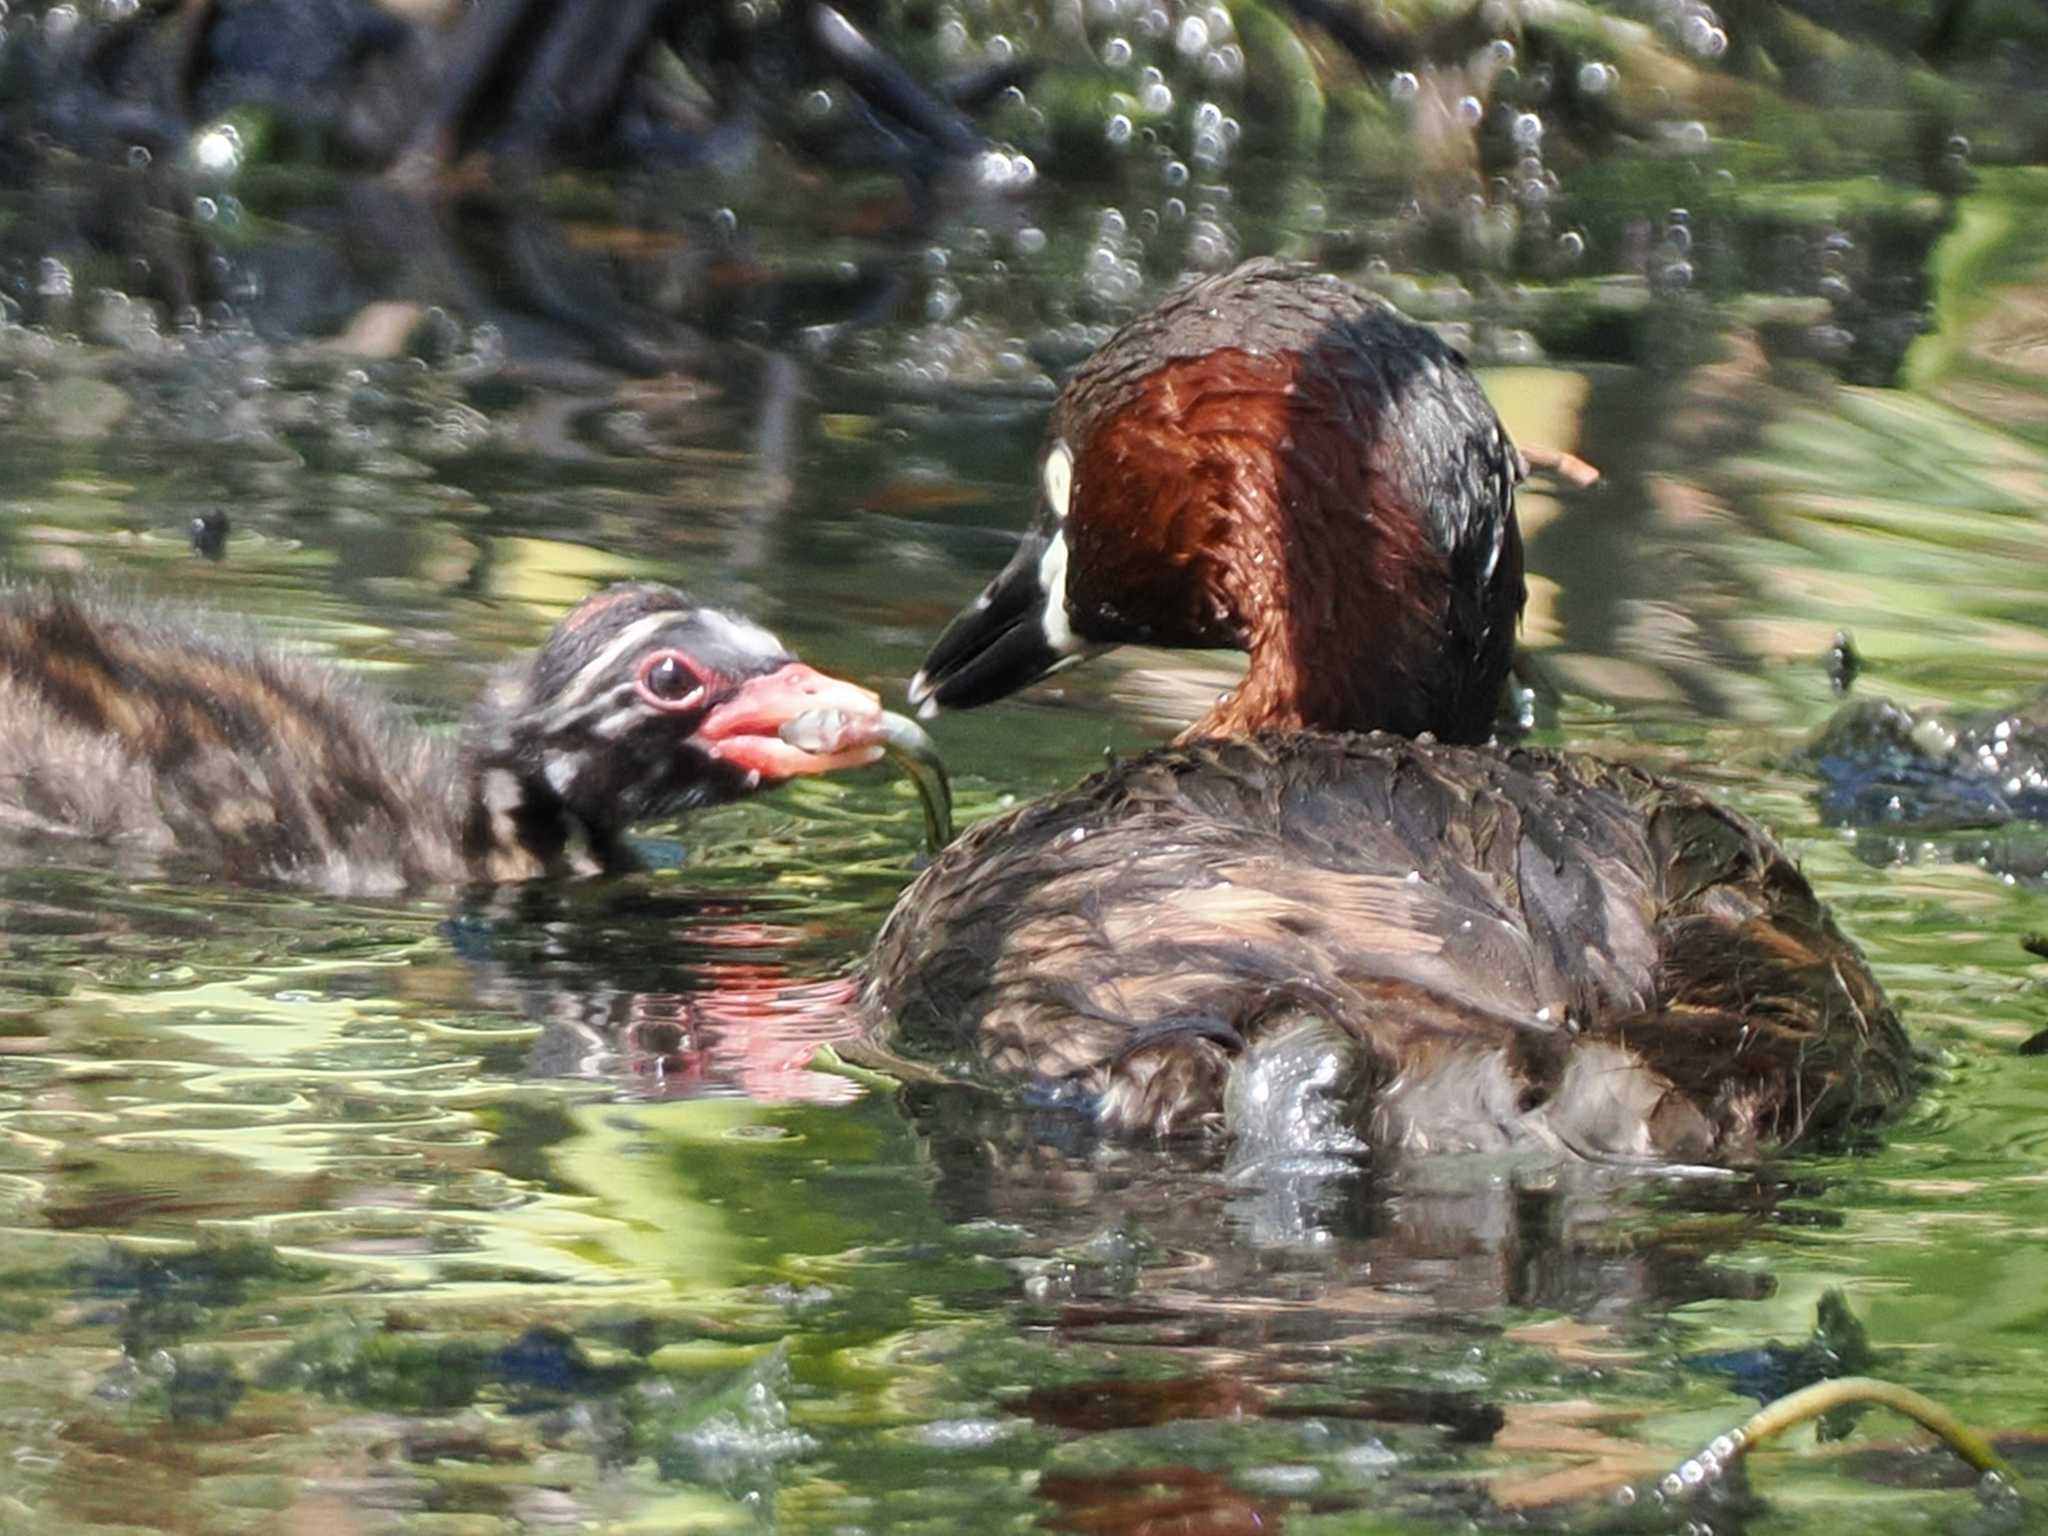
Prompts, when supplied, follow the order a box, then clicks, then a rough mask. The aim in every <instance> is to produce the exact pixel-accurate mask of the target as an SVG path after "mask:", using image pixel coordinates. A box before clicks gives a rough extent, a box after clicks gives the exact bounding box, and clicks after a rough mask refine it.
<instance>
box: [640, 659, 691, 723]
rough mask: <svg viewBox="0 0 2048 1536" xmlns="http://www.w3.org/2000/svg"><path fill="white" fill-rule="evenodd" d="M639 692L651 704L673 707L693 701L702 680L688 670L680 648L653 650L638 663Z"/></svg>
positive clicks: (688, 665) (667, 707) (687, 664)
mask: <svg viewBox="0 0 2048 1536" xmlns="http://www.w3.org/2000/svg"><path fill="white" fill-rule="evenodd" d="M639 681H640V692H641V694H642V696H644V697H645V698H646V699H647V701H648V702H649V703H650V704H654V705H657V706H659V707H661V708H664V709H675V708H677V707H678V706H681V705H687V704H690V703H693V702H695V700H696V698H697V697H698V696H699V695H701V694H702V693H703V692H704V680H703V679H702V678H700V677H698V676H697V674H696V673H695V672H693V671H692V670H691V669H690V664H689V663H688V662H687V661H685V660H684V659H683V656H682V653H681V652H680V651H656V652H655V653H654V654H653V655H652V656H649V657H648V658H647V659H646V660H645V661H643V662H641V663H640V679H639Z"/></svg>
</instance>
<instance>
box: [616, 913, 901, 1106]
mask: <svg viewBox="0 0 2048 1536" xmlns="http://www.w3.org/2000/svg"><path fill="white" fill-rule="evenodd" d="M739 930H755V931H753V932H744V933H743V932H741V931H739ZM692 937H693V938H694V939H698V940H702V939H703V938H704V937H705V935H704V934H702V933H696V934H693V935H692ZM793 937H795V935H794V934H792V933H791V932H790V931H789V930H787V929H779V928H770V927H768V926H767V925H764V924H735V925H732V926H731V927H729V928H725V929H723V930H721V931H720V932H719V933H718V936H717V939H716V941H715V942H717V943H719V944H721V945H729V946H732V947H735V948H747V947H752V946H753V945H756V944H778V943H784V942H787V941H788V940H789V939H791V938H793ZM699 974H700V975H702V976H703V977H704V978H705V980H706V981H707V982H708V983H709V986H708V990H705V991H702V992H643V993H640V994H638V995H637V996H635V997H634V999H633V1001H632V1003H631V1005H630V1007H629V1010H628V1012H627V1016H626V1027H625V1031H624V1033H623V1035H622V1037H621V1039H620V1042H619V1044H620V1049H621V1050H622V1051H623V1053H624V1055H625V1064H626V1066H627V1068H628V1069H629V1070H630V1071H631V1072H632V1073H633V1074H634V1075H635V1076H637V1077H640V1078H642V1079H644V1080H646V1082H647V1085H648V1086H649V1087H651V1088H652V1089H653V1090H654V1091H655V1092H657V1093H661V1094H664V1095H667V1094H675V1095H691V1094H701V1093H706V1092H717V1091H720V1090H724V1091H728V1092H730V1091H734V1090H737V1091H738V1092H740V1093H743V1094H745V1095H746V1096H747V1097H748V1098H750V1099H752V1100H753V1101H754V1102H756V1103H758V1104H842V1103H845V1102H847V1101H848V1100H850V1099H854V1098H857V1097H859V1095H860V1092H861V1089H860V1085H859V1084H858V1083H856V1082H854V1081H853V1080H852V1079H851V1078H847V1077H842V1076H839V1075H837V1074H836V1073H830V1072H814V1071H812V1070H811V1061H812V1058H813V1057H815V1056H816V1055H817V1053H818V1048H819V1047H820V1046H822V1045H834V1044H844V1043H845V1042H847V1041H850V1040H852V1039H854V1038H856V1037H857V1036H858V1035H859V1033H860V1024H859V1019H858V1015H857V1013H856V1011H855V1008H854V999H855V997H856V996H857V994H858V990H859V984H858V981H857V980H856V978H854V977H852V976H834V977H825V978H821V979H818V980H811V981H799V980H796V979H794V978H793V977H791V976H790V975H789V973H788V970H787V968H786V967H784V966H783V965H782V964H780V963H779V962H776V961H752V960H736V961H718V962H714V963H712V964H708V965H705V966H703V967H701V968H700V969H699Z"/></svg>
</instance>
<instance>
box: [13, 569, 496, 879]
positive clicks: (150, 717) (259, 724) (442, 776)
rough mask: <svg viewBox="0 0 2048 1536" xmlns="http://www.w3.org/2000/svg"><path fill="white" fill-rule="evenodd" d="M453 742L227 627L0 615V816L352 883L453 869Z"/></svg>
mask: <svg viewBox="0 0 2048 1536" xmlns="http://www.w3.org/2000/svg"><path fill="white" fill-rule="evenodd" d="M455 779H456V754H455V751H454V748H453V745H452V743H450V744H443V743H440V742H436V741H434V740H433V739H431V738H429V737H427V736H426V735H424V734H423V733H421V732H420V731H419V730H417V729H416V728H415V727H413V726H411V725H410V724H409V723H408V722H406V721H404V720H403V719H402V718H400V717H398V716H397V715H395V714H394V713H393V712H392V711H390V710H389V709H388V708H386V707H385V706H384V705H382V704H381V703H380V702H379V701H378V700H377V699H376V698H375V697H374V696H372V695H371V694H370V693H369V692H368V691H367V690H366V689H364V688H362V687H361V686H360V685H358V684H356V683H355V682H354V681H353V680H351V679H349V678H348V677H347V676H346V675H345V674H343V673H340V672H337V671H336V670H334V669H332V668H328V667H322V666H319V665H317V664H315V663H312V662H310V661H306V660H303V659H300V658H296V657H291V656H287V655H282V654H279V653H276V652H273V651H268V650H265V649H264V648H262V647H261V646H259V645H257V644H255V643H253V642H252V641H250V640H248V639H247V638H246V637H244V636H243V635H241V634H240V633H239V632H238V630H237V628H236V627H235V626H233V625H227V626H223V627H222V629H221V630H220V631H202V630H200V629H199V628H197V627H196V626H195V625H194V624H193V623H190V622H181V621H180V618H179V617H178V616H175V615H172V614H170V613H168V612H165V611H160V610H155V609H151V608H148V607H145V606H138V605H131V604H125V603H113V602H110V601H108V600H107V599H105V598H104V597H92V596H85V595H81V594H77V593H69V592H65V593H56V592H43V593H33V594H15V595H14V597H13V598H12V599H11V600H9V601H8V602H6V603H5V605H4V606H0V827H5V828H9V829H13V830H20V831H36V832H47V833H64V834H71V835H82V836H85V837H89V838H93V839H95V840H99V841H104V842H109V843H114V844H117V845H120V846H123V847H126V848H128V849H131V850H133V851H136V852H139V853H145V854H150V855H163V854H168V853H171V852H174V851H179V852H183V853H186V854H189V855H191V856H192V857H194V858H196V859H197V860H199V861H200V862H201V863H203V864H205V865H207V866H208V867H211V868H215V869H218V870H220V871H221V872H223V873H225V874H227V875H229V876H230V877H231V878H235V879H240V880H250V881H257V880H275V879H280V878H290V879H294V880H296V881H301V882H303V883H306V884H311V885H320V886H326V887H331V888H335V889H344V890H351V891H363V890H380V889H381V890H400V889H405V888H409V887H414V886H420V885H428V884H437V883H446V882H451V881H454V880H457V879H460V878H461V877H462V876H463V874H464V873H465V868H464V864H463V861H462V860H461V858H460V857H459V855H458V852H457V849H456V841H455V828H454V825H453V820H452V816H451V815H450V813H449V808H450V807H451V806H453V805H454V804H455V803H456V787H455Z"/></svg>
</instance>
